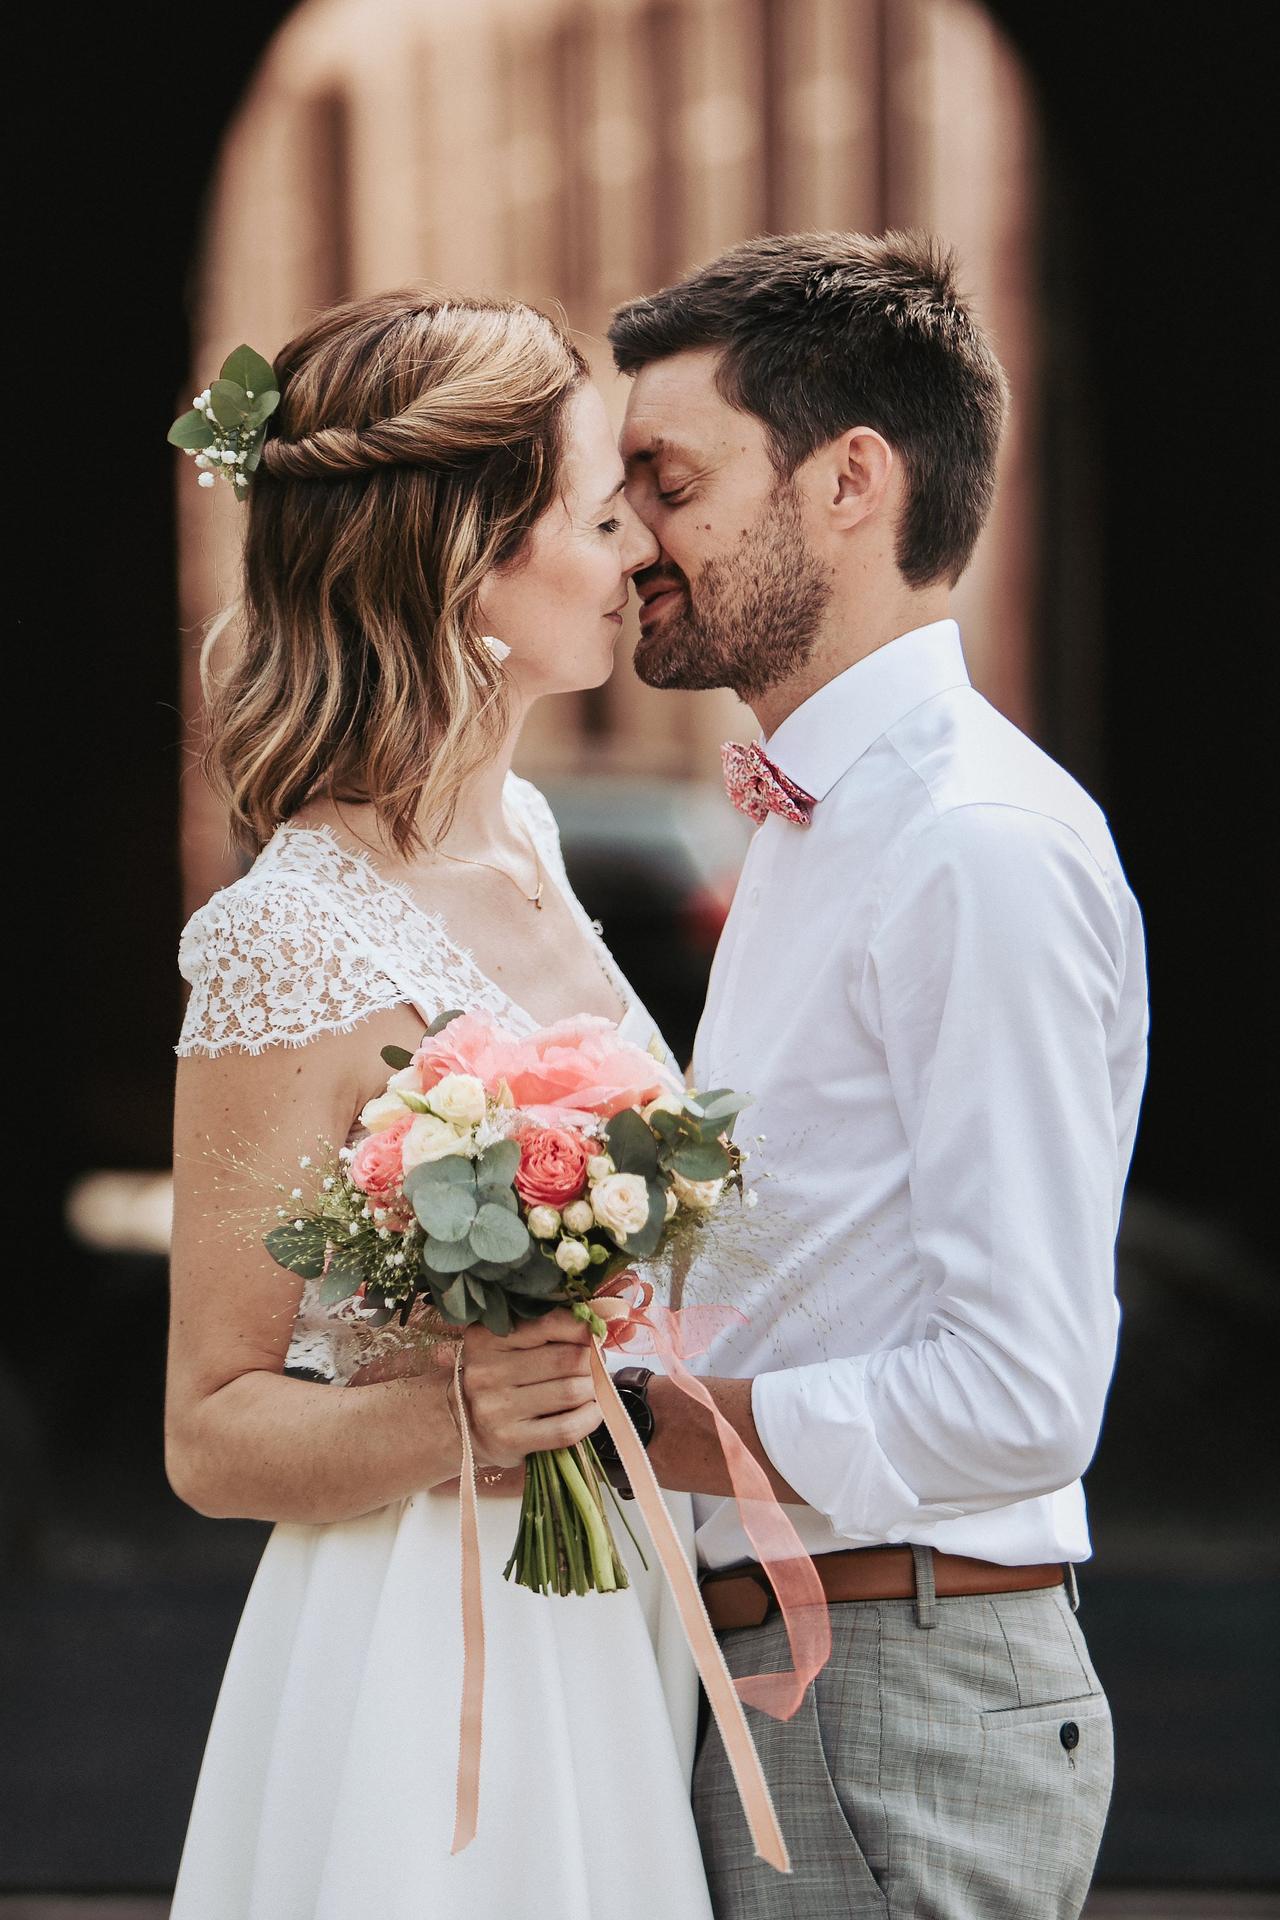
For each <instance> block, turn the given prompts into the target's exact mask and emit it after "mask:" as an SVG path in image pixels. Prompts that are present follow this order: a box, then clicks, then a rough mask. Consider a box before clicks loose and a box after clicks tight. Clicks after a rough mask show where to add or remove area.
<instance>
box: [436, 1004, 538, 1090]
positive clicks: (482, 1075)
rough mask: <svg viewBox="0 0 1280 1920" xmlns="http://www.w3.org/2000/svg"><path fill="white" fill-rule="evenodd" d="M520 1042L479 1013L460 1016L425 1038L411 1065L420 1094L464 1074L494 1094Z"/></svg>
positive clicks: (517, 1037) (516, 1037) (520, 1046)
mask: <svg viewBox="0 0 1280 1920" xmlns="http://www.w3.org/2000/svg"><path fill="white" fill-rule="evenodd" d="M523 1044H524V1043H523V1042H522V1040H521V1039H520V1036H519V1035H518V1034H514V1033H509V1032H508V1031H507V1030H506V1028H504V1027H500V1026H499V1025H498V1024H497V1022H496V1021H494V1020H490V1019H489V1018H488V1017H487V1016H486V1015H485V1014H482V1013H463V1014H459V1016H458V1018H457V1019H456V1020H451V1021H450V1022H449V1024H448V1026H447V1027H443V1028H442V1029H441V1030H440V1032H439V1033H437V1034H435V1035H434V1036H430V1035H429V1036H427V1037H426V1038H425V1039H424V1040H423V1042H422V1045H421V1046H420V1047H419V1048H418V1051H417V1052H416V1053H415V1054H414V1056H413V1059H412V1061H411V1063H410V1064H411V1066H412V1068H413V1069H414V1071H415V1072H416V1073H417V1076H418V1082H419V1085H420V1087H421V1090H422V1092H423V1093H430V1091H431V1089H432V1087H434V1086H436V1085H437V1084H438V1083H439V1082H440V1081H441V1080H443V1079H444V1077H445V1075H446V1074H449V1073H467V1074H472V1075H474V1076H475V1078H476V1079H477V1080H481V1081H483V1083H484V1089H485V1092H486V1093H489V1094H494V1093H496V1092H497V1090H498V1086H499V1083H500V1082H501V1081H502V1080H504V1079H505V1078H506V1075H507V1070H508V1068H509V1067H510V1066H511V1065H512V1064H513V1062H514V1061H515V1060H516V1059H517V1057H518V1056H519V1053H520V1049H521V1048H522V1046H523Z"/></svg>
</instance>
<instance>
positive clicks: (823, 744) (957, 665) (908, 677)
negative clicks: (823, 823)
mask: <svg viewBox="0 0 1280 1920" xmlns="http://www.w3.org/2000/svg"><path fill="white" fill-rule="evenodd" d="M968 685H969V675H968V672H967V670H966V668H965V664H964V653H963V652H962V650H961V646H960V629H959V627H958V626H957V625H956V623H955V621H954V620H935V621H934V622H933V624H932V625H931V626H927V627H916V628H914V629H913V630H912V632H910V633H903V634H900V635H899V636H898V638H897V639H896V640H890V641H888V642H887V644H886V645H885V646H883V647H878V648H877V649H876V651H875V652H874V653H869V654H867V656H866V658H865V659H862V660H857V661H855V662H854V664H853V666H851V667H846V668H845V670H844V672H843V673H838V674H837V675H836V677H835V679H834V680H828V682H827V684H826V686H825V687H819V688H818V691H817V692H816V693H811V694H810V696H809V698H808V699H807V700H806V701H805V702H804V704H803V705H802V706H799V707H797V708H796V710H795V712H794V713H789V714H788V715H787V717H786V719H785V720H784V721H783V722H782V723H781V725H780V726H778V727H776V728H775V729H774V731H773V733H772V734H771V735H770V736H769V738H768V739H767V740H764V741H762V742H761V744H762V745H763V747H764V749H765V751H766V753H767V754H768V756H769V758H770V759H771V760H772V761H773V763H774V765H775V766H777V767H780V768H781V770H782V772H783V773H785V774H786V776H787V778H788V779H789V780H794V781H795V783H796V785H797V786H799V787H803V788H804V791H805V792H806V793H808V794H812V796H813V798H814V799H815V800H824V799H825V798H826V796H827V795H828V794H829V793H830V791H831V789H832V787H834V786H835V784H836V781H837V780H839V779H840V777H841V775H842V774H845V773H847V772H848V771H849V768H850V767H851V766H853V765H854V763H855V762H856V761H858V760H860V759H861V758H862V756H863V754H864V753H865V752H866V751H867V749H868V747H872V746H874V745H875V743H876V741H877V740H879V739H880V738H881V736H882V735H883V734H885V733H887V732H888V730H889V728H890V727H892V726H895V725H896V724H897V722H898V721H899V720H902V719H905V717H906V715H907V714H909V713H910V712H912V711H913V709H914V708H916V707H918V706H920V705H921V704H922V702H924V701H925V700H930V699H932V698H933V696H934V694H936V693H946V692H948V691H949V690H950V689H951V688H952V687H967V686H968Z"/></svg>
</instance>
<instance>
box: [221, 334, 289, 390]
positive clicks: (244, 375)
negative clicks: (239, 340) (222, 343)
mask: <svg viewBox="0 0 1280 1920" xmlns="http://www.w3.org/2000/svg"><path fill="white" fill-rule="evenodd" d="M221 377H222V379H224V380H234V381H235V383H236V385H237V386H238V387H241V388H243V390H244V392H245V393H248V394H253V395H255V396H257V395H261V394H264V393H274V394H275V396H276V399H277V400H278V399H279V398H280V382H279V381H278V380H277V379H276V372H275V368H274V367H273V366H272V365H271V363H270V361H269V360H264V359H263V357H262V355H261V354H260V353H255V352H254V350H253V348H252V347H237V348H236V350H235V352H234V353H229V354H228V355H227V357H226V359H225V360H224V361H223V363H222V374H221Z"/></svg>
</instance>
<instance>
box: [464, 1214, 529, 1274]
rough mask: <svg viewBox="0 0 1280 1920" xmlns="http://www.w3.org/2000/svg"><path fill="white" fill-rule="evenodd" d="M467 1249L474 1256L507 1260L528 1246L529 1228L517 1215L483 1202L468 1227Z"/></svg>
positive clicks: (526, 1250)
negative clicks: (468, 1241)
mask: <svg viewBox="0 0 1280 1920" xmlns="http://www.w3.org/2000/svg"><path fill="white" fill-rule="evenodd" d="M470 1239H471V1251H472V1253H473V1254H474V1255H475V1257H476V1258H477V1259H480V1260H497V1261H503V1262H510V1261H513V1260H520V1259H522V1258H523V1257H524V1255H525V1254H526V1253H527V1252H528V1250H529V1230H528V1228H527V1227H526V1226H525V1224H524V1222H523V1220H521V1219H520V1218H519V1216H518V1215H516V1214H512V1213H508V1212H507V1210H506V1208H505V1207H495V1206H494V1205H493V1203H492V1201H488V1202H486V1204H485V1205H484V1206H483V1207H481V1209H480V1211H479V1212H478V1213H477V1215H476V1217H475V1222H474V1224H473V1226H472V1228H471V1236H470Z"/></svg>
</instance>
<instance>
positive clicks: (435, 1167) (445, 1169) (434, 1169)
mask: <svg viewBox="0 0 1280 1920" xmlns="http://www.w3.org/2000/svg"><path fill="white" fill-rule="evenodd" d="M475 1183H476V1176H475V1169H474V1168H473V1167H472V1164H471V1162H470V1161H469V1160H468V1159H467V1157H466V1155H465V1154H463V1153H446V1154H445V1156H444V1158H443V1159H442V1160H420V1161H419V1163H418V1165H417V1166H416V1167H410V1169H409V1171H408V1173H406V1175H405V1176H404V1180H403V1181H402V1183H401V1184H402V1185H403V1187H404V1191H405V1197H406V1199H407V1200H408V1201H409V1202H410V1204H412V1202H413V1198H414V1195H415V1194H416V1193H417V1192H418V1189H419V1188H420V1187H468V1188H470V1189H472V1190H473V1191H474V1189H475Z"/></svg>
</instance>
